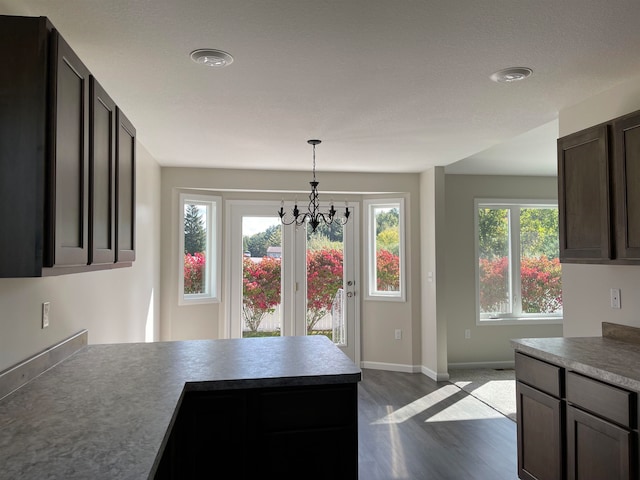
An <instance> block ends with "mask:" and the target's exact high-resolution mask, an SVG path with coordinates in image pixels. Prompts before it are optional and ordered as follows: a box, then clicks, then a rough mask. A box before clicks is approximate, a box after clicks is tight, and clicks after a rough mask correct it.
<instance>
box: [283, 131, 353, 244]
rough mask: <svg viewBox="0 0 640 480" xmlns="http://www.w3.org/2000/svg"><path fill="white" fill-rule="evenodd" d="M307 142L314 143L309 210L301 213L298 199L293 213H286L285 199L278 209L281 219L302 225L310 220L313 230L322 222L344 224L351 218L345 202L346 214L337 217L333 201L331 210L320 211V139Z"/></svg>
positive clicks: (288, 223)
mask: <svg viewBox="0 0 640 480" xmlns="http://www.w3.org/2000/svg"><path fill="white" fill-rule="evenodd" d="M307 143H308V144H310V145H313V181H311V182H309V185H311V193H310V194H309V206H308V208H307V211H306V212H304V213H301V212H300V210H299V209H298V202H297V201H296V203H295V205H294V206H293V211H292V212H291V214H288V213H285V211H284V200H283V201H282V203H281V204H280V210H279V211H278V215H280V221H281V222H282V223H283V225H291V224H294V223H295V224H296V226H298V227H300V226H302V225H304V224H305V223H306V222H309V225H311V231H312V232H315V231H316V229H317V228H318V226H319V225H320V224H325V225H332V224H333V225H344V224H345V223H347V221H348V220H349V215H350V213H351V212H350V211H349V207H348V206H347V203H346V202H345V209H344V216H343V217H336V213H337V212H336V209H335V208H333V201H332V202H331V205H330V208H329V211H327V212H324V213H323V212H321V211H320V200H319V199H318V182H317V181H316V145H318V144H319V143H320V140H307Z"/></svg>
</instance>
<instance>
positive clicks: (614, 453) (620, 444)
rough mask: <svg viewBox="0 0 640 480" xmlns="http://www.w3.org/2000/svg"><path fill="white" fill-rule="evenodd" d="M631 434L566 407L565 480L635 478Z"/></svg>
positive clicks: (633, 442)
mask: <svg viewBox="0 0 640 480" xmlns="http://www.w3.org/2000/svg"><path fill="white" fill-rule="evenodd" d="M634 435H635V434H634V433H633V432H631V431H629V430H626V429H624V428H621V427H618V426H616V425H614V424H612V423H609V422H607V421H605V420H603V419H601V418H598V417H595V416H593V415H590V414H588V413H586V412H583V411H582V410H580V409H578V408H575V407H573V406H571V405H569V406H568V407H567V478H568V479H569V480H599V479H604V478H606V479H609V478H611V479H621V480H631V479H635V478H637V476H636V468H635V461H636V460H634V459H633V458H634V455H633V451H634V450H633V446H634V444H635V440H634Z"/></svg>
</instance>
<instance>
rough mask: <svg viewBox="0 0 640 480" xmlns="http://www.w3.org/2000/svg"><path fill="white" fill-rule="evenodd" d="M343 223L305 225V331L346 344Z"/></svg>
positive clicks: (308, 333)
mask: <svg viewBox="0 0 640 480" xmlns="http://www.w3.org/2000/svg"><path fill="white" fill-rule="evenodd" d="M343 235H344V227H343V226H342V225H333V224H332V225H320V226H319V227H318V228H317V229H316V231H315V232H312V231H311V228H310V227H309V226H307V315H306V321H307V335H326V336H327V337H329V338H330V339H331V340H333V342H334V343H336V344H339V345H345V344H346V341H347V339H346V328H345V322H344V321H345V318H344V308H343V306H344V290H343V288H342V286H343V283H344V280H343V271H344V241H343Z"/></svg>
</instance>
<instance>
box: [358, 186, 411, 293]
mask: <svg viewBox="0 0 640 480" xmlns="http://www.w3.org/2000/svg"><path fill="white" fill-rule="evenodd" d="M362 204H363V209H364V212H365V213H364V231H365V241H366V243H365V250H366V257H365V258H366V259H367V261H366V276H367V285H366V291H365V300H373V301H386V302H406V298H407V294H406V290H407V289H406V282H405V255H406V253H405V199H404V198H402V197H396V198H377V199H364V200H363V201H362ZM398 205H399V206H400V218H399V223H398V231H399V234H400V241H399V243H400V245H399V250H398V251H399V255H400V291H399V292H379V291H377V290H376V278H375V268H376V236H375V233H374V231H373V226H372V222H371V218H372V214H373V208H385V207H391V208H395V207H397V206H398Z"/></svg>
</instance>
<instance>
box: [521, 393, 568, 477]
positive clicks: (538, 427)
mask: <svg viewBox="0 0 640 480" xmlns="http://www.w3.org/2000/svg"><path fill="white" fill-rule="evenodd" d="M516 397H517V410H518V417H517V418H518V476H519V477H520V478H521V479H523V480H525V479H526V480H547V479H548V480H552V479H556V480H557V479H561V478H564V473H563V470H564V458H563V457H564V455H563V453H564V448H563V438H562V431H563V429H562V421H563V411H562V401H561V400H559V399H557V398H554V397H552V396H550V395H547V394H545V393H543V392H541V391H539V390H536V389H534V388H531V387H528V386H527V385H525V384H524V383H521V382H517V384H516Z"/></svg>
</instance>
